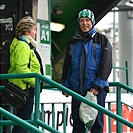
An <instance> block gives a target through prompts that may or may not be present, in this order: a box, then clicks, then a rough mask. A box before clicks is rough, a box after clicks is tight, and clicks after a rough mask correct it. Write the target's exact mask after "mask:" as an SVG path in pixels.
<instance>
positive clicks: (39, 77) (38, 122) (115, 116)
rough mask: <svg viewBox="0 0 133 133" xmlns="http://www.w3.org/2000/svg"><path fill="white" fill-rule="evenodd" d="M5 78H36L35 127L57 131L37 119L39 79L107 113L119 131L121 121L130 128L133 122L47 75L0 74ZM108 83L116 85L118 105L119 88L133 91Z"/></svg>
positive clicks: (117, 83) (0, 77) (131, 90)
mask: <svg viewBox="0 0 133 133" xmlns="http://www.w3.org/2000/svg"><path fill="white" fill-rule="evenodd" d="M7 78H8V79H9V78H36V87H37V89H36V91H35V95H36V97H35V115H34V121H35V123H36V126H37V127H38V126H42V127H43V128H45V129H47V130H49V131H52V132H58V131H57V130H55V129H54V128H52V127H50V126H48V125H46V124H45V123H44V122H42V121H40V120H39V113H38V112H39V111H38V110H39V99H40V97H39V94H40V89H39V88H40V85H39V83H40V80H41V81H44V82H46V83H48V84H49V85H50V86H52V87H54V88H57V89H59V90H61V91H63V92H65V93H67V94H69V95H71V96H73V97H74V98H76V99H78V100H79V101H81V102H84V103H86V104H87V105H90V106H92V107H93V108H95V109H97V110H99V111H100V112H102V113H104V114H106V115H108V116H109V117H112V118H114V119H115V120H117V121H118V123H117V124H118V127H119V129H117V131H118V130H119V131H120V130H122V129H121V123H123V124H125V125H127V126H129V127H130V128H133V123H132V122H129V121H127V120H126V119H124V118H122V117H121V112H119V111H118V112H117V113H118V114H114V113H112V112H111V111H109V110H107V109H105V108H103V107H102V106H100V105H98V104H95V103H93V102H91V101H89V100H88V99H86V98H85V97H83V96H81V95H79V94H77V93H75V92H73V91H71V90H70V89H68V88H66V87H64V86H62V85H61V84H59V83H56V82H55V81H53V80H51V79H49V78H47V77H45V76H43V75H41V74H38V73H26V74H0V79H7ZM109 84H110V86H116V87H117V90H118V92H117V93H118V94H117V104H119V106H120V104H121V99H120V98H121V97H120V96H119V95H121V94H120V93H121V92H120V91H119V90H120V89H121V88H124V89H126V90H127V91H130V92H132V93H133V89H131V88H130V87H129V86H127V85H124V84H122V83H119V82H113V83H109ZM118 102H119V103H118ZM119 106H117V109H121V106H120V107H119ZM119 123H120V124H119ZM27 128H28V127H27ZM120 132H121V131H120Z"/></svg>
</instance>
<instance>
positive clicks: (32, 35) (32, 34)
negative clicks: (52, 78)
mask: <svg viewBox="0 0 133 133" xmlns="http://www.w3.org/2000/svg"><path fill="white" fill-rule="evenodd" d="M36 34H37V30H36V26H32V27H31V30H30V32H28V33H27V35H29V36H31V37H32V38H33V39H36Z"/></svg>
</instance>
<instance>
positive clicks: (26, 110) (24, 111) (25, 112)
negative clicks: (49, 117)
mask: <svg viewBox="0 0 133 133" xmlns="http://www.w3.org/2000/svg"><path fill="white" fill-rule="evenodd" d="M34 91H35V89H34V88H29V89H28V92H29V94H30V96H29V98H28V101H27V103H26V105H24V107H22V108H17V116H18V117H20V118H21V119H23V120H29V119H31V114H32V111H33V104H34ZM12 133H27V130H26V129H24V128H22V127H20V126H17V125H16V126H14V127H13V130H12Z"/></svg>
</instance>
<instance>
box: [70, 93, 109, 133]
mask: <svg viewBox="0 0 133 133" xmlns="http://www.w3.org/2000/svg"><path fill="white" fill-rule="evenodd" d="M106 95H107V92H106V91H102V92H101V93H100V94H99V95H97V103H98V104H99V105H101V106H103V107H105V98H106ZM80 104H81V102H80V101H79V100H77V99H75V98H73V97H72V119H73V131H72V133H86V128H85V126H84V124H83V123H82V122H81V120H80V118H79V107H80ZM103 126H104V118H103V113H101V112H98V116H97V118H96V121H95V123H94V125H93V127H92V129H91V133H103Z"/></svg>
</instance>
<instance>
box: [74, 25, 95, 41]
mask: <svg viewBox="0 0 133 133" xmlns="http://www.w3.org/2000/svg"><path fill="white" fill-rule="evenodd" d="M95 34H96V29H95V28H94V27H93V28H92V29H91V30H90V31H89V32H88V33H87V35H86V37H84V36H83V32H82V31H81V29H80V28H78V29H77V30H76V34H75V36H74V38H75V39H78V40H80V39H81V40H83V41H85V42H86V41H88V40H90V39H92V38H93V37H94V36H95Z"/></svg>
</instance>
